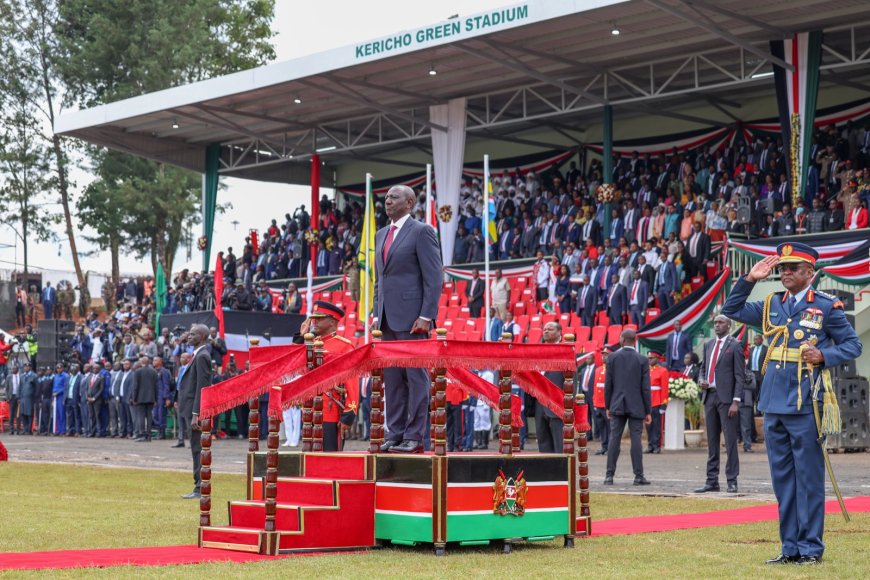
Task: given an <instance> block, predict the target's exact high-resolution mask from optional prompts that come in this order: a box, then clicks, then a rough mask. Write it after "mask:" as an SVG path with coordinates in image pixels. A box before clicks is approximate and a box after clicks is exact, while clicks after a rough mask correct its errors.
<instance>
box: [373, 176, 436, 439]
mask: <svg viewBox="0 0 870 580" xmlns="http://www.w3.org/2000/svg"><path fill="white" fill-rule="evenodd" d="M415 203H416V198H415V196H414V191H413V190H412V189H411V188H410V187H407V186H404V185H396V186H394V187H391V188H390V190H389V191H388V192H387V196H386V198H385V200H384V207H385V210H386V212H387V216H388V217H389V218H390V222H391V223H390V225H388V226H387V227H385V228H381V229H380V230H379V231H378V232H377V233H376V234H375V271H376V273H377V276H376V278H375V301H374V311H373V312H374V321H373V324H374V326H375V328H377V329H379V330H380V331H381V332H382V333H383V340H414V339H420V340H424V339H427V338H429V330H430V329H431V327H432V322H433V321H434V320H435V318H436V317H437V316H438V297H439V295H440V294H441V250H440V249H439V247H438V240H437V238H436V237H435V231H434V230H433V229H432V228H431V227H429V226H427V225H426V224H423V223H421V222H418V221H415V220H413V219H411V216H410V214H411V210H412V209H413V208H414V204H415ZM384 384H385V389H386V397H385V398H386V401H387V409H386V412H387V431H388V432H389V433H388V435H387V440H386V441H385V442H384V444H383V445H382V446H381V452H382V453H386V452H391V453H419V452H421V451H423V439H424V436H425V432H426V419H427V410H428V400H429V372H428V371H427V370H426V369H419V368H409V369H405V368H387V369H384Z"/></svg>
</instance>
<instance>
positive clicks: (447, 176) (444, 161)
mask: <svg viewBox="0 0 870 580" xmlns="http://www.w3.org/2000/svg"><path fill="white" fill-rule="evenodd" d="M465 107H466V100H465V99H452V100H450V101H448V102H447V104H446V105H433V106H431V107H429V120H430V121H431V122H432V123H433V124H435V125H441V126H444V127H447V132H446V133H445V132H444V131H440V130H438V129H433V130H432V157H433V159H434V161H435V180H436V183H437V184H438V187H437V196H438V197H437V200H436V202H437V205H438V220H439V221H440V222H441V260H442V261H443V263H444V265H445V266H449V265H451V264H452V263H453V245H454V243H455V241H456V230H457V229H458V228H459V188H460V186H461V185H462V165H463V161H464V159H465Z"/></svg>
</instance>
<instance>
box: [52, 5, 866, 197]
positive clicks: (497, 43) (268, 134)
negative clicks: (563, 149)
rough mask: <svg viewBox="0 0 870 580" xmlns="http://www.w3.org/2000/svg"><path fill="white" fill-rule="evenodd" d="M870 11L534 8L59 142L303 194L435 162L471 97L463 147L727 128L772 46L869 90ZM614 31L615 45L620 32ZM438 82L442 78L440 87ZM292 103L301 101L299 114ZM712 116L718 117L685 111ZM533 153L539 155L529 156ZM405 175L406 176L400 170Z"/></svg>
mask: <svg viewBox="0 0 870 580" xmlns="http://www.w3.org/2000/svg"><path fill="white" fill-rule="evenodd" d="M867 7H868V3H867V0H824V1H823V0H765V1H764V2H758V1H754V0H721V1H719V0H716V1H714V0H644V1H641V0H631V1H627V2H621V1H613V0H587V1H585V2H584V1H579V0H528V1H527V2H525V3H522V4H517V5H513V6H508V7H504V8H500V9H497V10H492V11H490V12H486V13H483V14H476V15H471V16H464V15H463V16H460V17H457V18H455V19H451V20H446V21H443V22H440V23H437V24H433V25H431V26H424V27H421V28H418V29H413V30H407V31H400V32H397V33H396V34H394V35H390V36H388V37H384V38H379V39H374V40H372V41H369V42H364V43H361V44H357V45H351V46H346V47H343V48H338V49H334V50H330V51H327V52H323V53H319V54H313V55H310V56H306V57H304V58H299V59H295V60H290V61H286V62H281V63H276V64H272V65H268V66H263V67H260V68H256V69H252V70H247V71H242V72H239V73H235V74H230V75H226V76H222V77H218V78H214V79H210V80H206V81H203V82H198V83H194V84H191V85H186V86H180V87H175V88H171V89H167V90H164V91H159V92H156V93H151V94H148V95H143V96H140V97H135V98H131V99H126V100H123V101H118V102H114V103H110V104H106V105H102V106H98V107H94V108H92V109H87V110H83V111H79V112H75V113H71V114H68V115H65V116H63V117H61V118H60V119H58V121H57V123H56V126H55V131H56V132H57V133H59V134H62V135H66V136H71V137H76V138H79V139H82V140H85V141H87V142H90V143H93V144H98V145H104V146H106V147H109V148H112V149H117V150H121V151H126V152H129V153H132V154H135V155H140V156H143V157H147V158H151V159H154V160H157V161H162V162H166V163H170V164H174V165H178V166H181V167H186V168H189V169H192V170H195V171H203V168H204V162H205V148H206V146H207V145H209V144H211V143H220V144H221V146H222V150H221V174H222V175H230V176H236V177H244V178H250V179H258V180H264V181H278V182H291V183H307V182H308V180H309V178H308V175H309V165H310V158H311V156H312V155H313V154H314V153H315V152H319V153H320V154H321V156H322V159H323V160H324V161H325V162H326V163H327V165H332V166H340V165H341V164H343V163H348V162H354V161H359V160H360V159H367V160H372V161H378V162H390V159H391V157H392V156H394V155H396V154H397V152H401V151H407V150H408V149H409V148H410V149H413V148H416V149H418V150H422V151H424V152H427V153H428V148H429V146H430V142H431V141H430V135H431V132H432V131H439V130H442V128H441V127H438V126H433V125H432V124H431V123H430V122H429V111H428V107H429V106H430V105H433V104H439V103H444V102H446V101H447V100H449V99H452V98H457V97H467V98H468V120H467V133H468V138H469V139H472V138H475V139H477V138H479V139H495V140H514V141H515V142H517V143H523V141H524V140H523V139H522V138H520V137H517V135H518V134H520V133H522V132H523V131H527V130H529V129H530V128H536V127H542V126H543V127H549V128H550V129H552V130H553V131H557V132H559V133H561V134H563V135H571V136H572V137H573V138H575V139H578V140H579V137H578V136H577V132H578V131H582V127H583V126H584V125H585V124H588V123H592V122H597V120H599V119H600V117H601V110H602V107H603V105H604V104H610V105H613V106H614V108H615V109H616V111H617V114H618V115H619V116H620V117H623V116H629V115H630V116H637V115H656V116H667V117H673V118H676V119H680V120H681V121H684V122H690V123H697V124H699V125H701V124H705V125H706V126H710V125H714V126H715V125H726V124H729V123H733V122H734V121H736V120H737V118H738V117H737V116H736V112H737V110H738V109H739V108H740V105H741V103H742V102H744V101H745V100H746V99H749V98H753V97H755V98H757V97H759V96H764V95H769V96H771V98H772V95H773V86H772V85H773V83H772V79H771V78H769V76H770V75H769V73H770V72H771V71H772V63H774V62H776V61H777V59H775V58H774V57H773V56H772V55H771V54H770V50H769V41H770V40H774V39H781V38H785V37H788V36H790V35H791V34H793V33H795V32H799V31H806V30H819V29H821V30H823V31H824V32H825V36H824V45H823V50H822V65H821V68H822V73H823V74H822V90H825V88H826V87H831V86H832V85H837V86H841V87H842V86H845V87H851V88H852V89H855V90H859V91H862V92H863V94H865V95H866V94H867V93H868V92H870V86H868V85H867V84H866V80H867V79H868V77H870V66H868V65H870V14H868V12H867ZM614 29H618V31H619V34H618V35H615V34H613V31H614ZM430 71H434V72H435V73H437V74H434V75H433V74H430ZM297 101H298V102H297ZM699 103H700V104H706V105H708V106H709V114H706V115H697V114H687V113H685V112H681V110H684V109H687V108H690V107H697V105H698V104H699ZM526 144H527V145H533V144H534V142H528V141H527V142H526ZM398 163H400V162H398Z"/></svg>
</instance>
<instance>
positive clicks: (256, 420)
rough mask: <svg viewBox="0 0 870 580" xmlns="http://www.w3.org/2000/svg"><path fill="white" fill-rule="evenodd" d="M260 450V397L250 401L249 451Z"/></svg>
mask: <svg viewBox="0 0 870 580" xmlns="http://www.w3.org/2000/svg"><path fill="white" fill-rule="evenodd" d="M259 450H260V399H259V398H254V399H251V400H250V401H248V453H255V452H257V451H259Z"/></svg>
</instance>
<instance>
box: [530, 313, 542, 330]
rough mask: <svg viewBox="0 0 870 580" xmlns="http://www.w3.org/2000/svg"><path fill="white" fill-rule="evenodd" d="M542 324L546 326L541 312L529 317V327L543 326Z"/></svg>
mask: <svg viewBox="0 0 870 580" xmlns="http://www.w3.org/2000/svg"><path fill="white" fill-rule="evenodd" d="M542 326H544V322H543V317H542V316H541V315H540V314H535V315H533V316H532V317H530V318H529V328H541V327H542Z"/></svg>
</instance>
